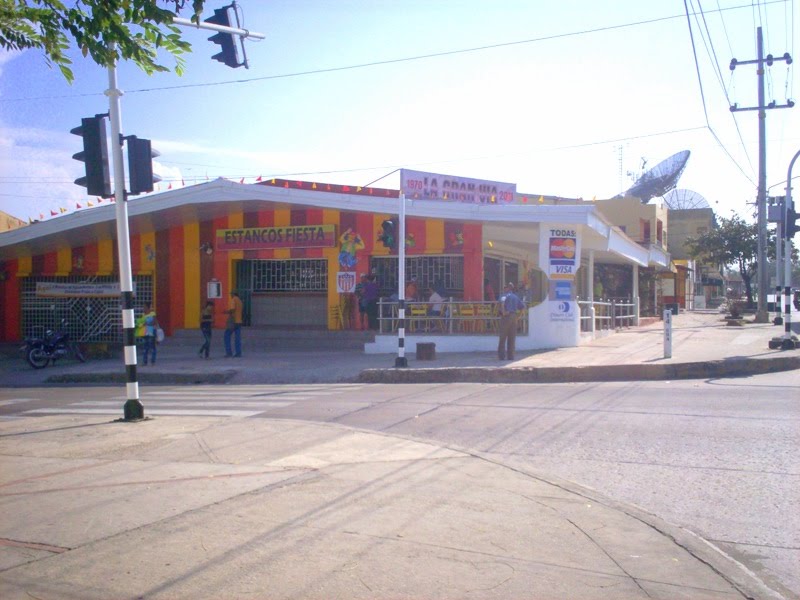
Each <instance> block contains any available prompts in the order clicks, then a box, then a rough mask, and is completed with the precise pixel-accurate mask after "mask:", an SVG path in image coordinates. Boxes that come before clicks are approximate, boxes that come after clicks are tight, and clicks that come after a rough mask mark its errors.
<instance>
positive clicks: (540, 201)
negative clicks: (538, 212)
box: [539, 196, 544, 204]
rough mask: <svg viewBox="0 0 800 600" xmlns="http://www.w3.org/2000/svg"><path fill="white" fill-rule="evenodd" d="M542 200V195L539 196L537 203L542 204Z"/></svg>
mask: <svg viewBox="0 0 800 600" xmlns="http://www.w3.org/2000/svg"><path fill="white" fill-rule="evenodd" d="M543 202H544V196H539V204H542V203H543Z"/></svg>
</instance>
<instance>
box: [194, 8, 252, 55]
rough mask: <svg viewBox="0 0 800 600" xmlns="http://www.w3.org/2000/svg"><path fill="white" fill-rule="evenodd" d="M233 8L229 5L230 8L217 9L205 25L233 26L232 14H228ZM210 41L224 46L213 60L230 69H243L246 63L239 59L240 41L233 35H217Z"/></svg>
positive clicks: (209, 39) (220, 33)
mask: <svg viewBox="0 0 800 600" xmlns="http://www.w3.org/2000/svg"><path fill="white" fill-rule="evenodd" d="M231 8H233V4H229V5H228V6H223V7H222V8H217V9H215V10H214V16H213V17H209V18H208V19H205V21H204V23H211V24H213V25H222V26H223V27H230V26H231V18H230V13H229V12H228V11H229V10H230V9H231ZM208 41H210V42H214V43H215V44H219V45H220V46H222V51H221V52H220V53H219V54H215V55H214V56H212V57H211V58H213V59H214V60H218V61H219V62H221V63H225V64H226V65H228V66H229V67H233V68H234V69H236V68H237V67H241V66H242V65H244V61H242V60H241V59H240V58H239V44H238V40H235V39H234V36H233V34H232V33H223V32H221V31H220V32H219V33H215V34H214V35H212V36H211V37H210V38H208Z"/></svg>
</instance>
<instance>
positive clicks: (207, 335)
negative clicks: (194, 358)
mask: <svg viewBox="0 0 800 600" xmlns="http://www.w3.org/2000/svg"><path fill="white" fill-rule="evenodd" d="M213 324H214V303H213V302H212V301H211V300H208V301H207V302H206V305H205V307H204V308H203V312H202V313H200V332H201V333H202V334H203V345H202V346H200V350H198V351H197V355H198V356H202V357H203V358H208V357H209V353H210V352H211V328H212V326H213Z"/></svg>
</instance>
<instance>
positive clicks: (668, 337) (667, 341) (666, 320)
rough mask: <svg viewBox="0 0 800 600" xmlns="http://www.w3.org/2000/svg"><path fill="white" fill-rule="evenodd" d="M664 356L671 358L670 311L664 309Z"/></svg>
mask: <svg viewBox="0 0 800 600" xmlns="http://www.w3.org/2000/svg"><path fill="white" fill-rule="evenodd" d="M664 358H672V311H671V310H669V309H667V310H665V311H664Z"/></svg>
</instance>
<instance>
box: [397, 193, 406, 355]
mask: <svg viewBox="0 0 800 600" xmlns="http://www.w3.org/2000/svg"><path fill="white" fill-rule="evenodd" d="M398 219H399V221H400V228H399V229H400V232H399V234H398V238H399V239H398V240H397V287H398V290H397V298H398V304H399V306H398V314H397V318H398V321H397V359H395V361H394V366H395V367H396V368H402V367H407V366H408V359H406V196H405V194H404V193H403V192H400V212H399V215H398Z"/></svg>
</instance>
